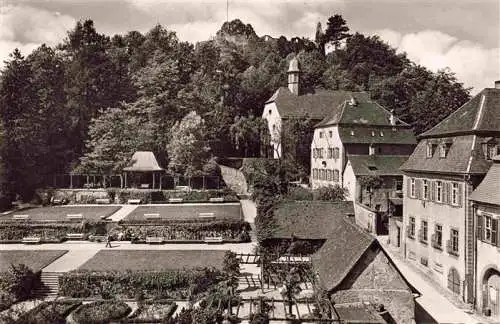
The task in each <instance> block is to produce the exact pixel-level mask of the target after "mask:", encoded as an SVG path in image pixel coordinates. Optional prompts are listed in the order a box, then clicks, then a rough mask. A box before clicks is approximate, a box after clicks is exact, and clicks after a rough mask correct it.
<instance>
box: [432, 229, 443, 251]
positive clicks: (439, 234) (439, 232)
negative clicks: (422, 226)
mask: <svg viewBox="0 0 500 324" xmlns="http://www.w3.org/2000/svg"><path fill="white" fill-rule="evenodd" d="M434 235H435V236H434V247H438V248H440V247H441V246H442V245H443V226H442V225H439V224H436V227H435V229H434Z"/></svg>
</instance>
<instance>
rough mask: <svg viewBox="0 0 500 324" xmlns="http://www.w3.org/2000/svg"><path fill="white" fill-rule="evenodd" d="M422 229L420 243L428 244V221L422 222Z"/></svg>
mask: <svg viewBox="0 0 500 324" xmlns="http://www.w3.org/2000/svg"><path fill="white" fill-rule="evenodd" d="M421 225H422V227H421V229H420V230H421V232H420V233H419V234H420V241H421V242H424V243H426V242H427V232H428V224H427V221H424V220H423V221H422V224H421Z"/></svg>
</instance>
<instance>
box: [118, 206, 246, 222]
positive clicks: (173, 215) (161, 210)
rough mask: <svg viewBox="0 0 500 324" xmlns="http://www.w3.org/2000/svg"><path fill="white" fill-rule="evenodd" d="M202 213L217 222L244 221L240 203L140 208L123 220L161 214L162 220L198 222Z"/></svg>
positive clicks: (131, 220)
mask: <svg viewBox="0 0 500 324" xmlns="http://www.w3.org/2000/svg"><path fill="white" fill-rule="evenodd" d="M200 213H204V214H207V213H213V215H214V217H215V220H234V221H239V220H243V213H242V210H241V205H240V203H225V204H209V203H206V204H192V203H187V204H172V205H168V206H164V205H162V206H139V207H137V208H136V209H135V210H134V211H133V212H132V213H130V214H129V215H127V217H125V218H124V219H123V221H124V222H133V221H137V220H145V219H146V217H145V216H144V214H159V216H160V219H161V220H196V219H203V218H200Z"/></svg>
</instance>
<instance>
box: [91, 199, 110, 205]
mask: <svg viewBox="0 0 500 324" xmlns="http://www.w3.org/2000/svg"><path fill="white" fill-rule="evenodd" d="M95 203H96V204H109V203H111V200H110V199H109V198H97V199H96V200H95Z"/></svg>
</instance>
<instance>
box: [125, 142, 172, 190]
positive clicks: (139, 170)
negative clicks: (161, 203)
mask: <svg viewBox="0 0 500 324" xmlns="http://www.w3.org/2000/svg"><path fill="white" fill-rule="evenodd" d="M123 172H124V177H125V181H124V187H125V188H126V187H128V180H127V174H129V173H132V174H147V173H150V174H151V175H152V180H153V183H152V184H153V186H152V189H155V186H156V175H157V174H161V173H164V172H165V170H164V169H163V168H162V167H160V165H159V164H158V161H157V160H156V157H155V155H154V154H153V152H151V151H137V152H135V153H134V155H133V156H132V159H131V160H130V165H129V166H128V167H125V168H123ZM161 187H162V183H161V176H160V190H161ZM140 188H143V184H141V187H140ZM148 188H149V186H148ZM148 188H144V189H148Z"/></svg>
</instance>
